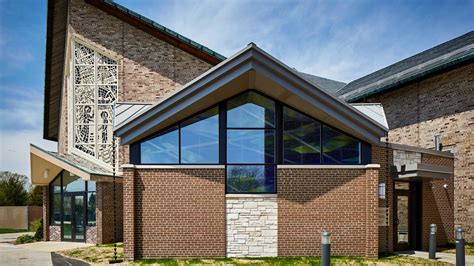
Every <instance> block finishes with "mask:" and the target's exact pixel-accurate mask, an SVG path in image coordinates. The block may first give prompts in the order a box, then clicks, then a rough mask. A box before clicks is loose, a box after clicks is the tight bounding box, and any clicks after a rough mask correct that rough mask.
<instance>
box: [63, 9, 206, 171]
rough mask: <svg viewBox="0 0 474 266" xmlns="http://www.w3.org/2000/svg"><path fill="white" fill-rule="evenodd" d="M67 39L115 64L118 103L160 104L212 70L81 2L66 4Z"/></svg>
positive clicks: (65, 129) (65, 127)
mask: <svg viewBox="0 0 474 266" xmlns="http://www.w3.org/2000/svg"><path fill="white" fill-rule="evenodd" d="M68 35H69V37H72V36H75V37H77V38H79V39H81V40H82V41H85V42H86V43H88V44H89V45H91V46H93V47H94V48H96V49H97V50H98V51H99V52H101V51H102V52H105V53H106V54H109V55H112V56H114V57H115V58H116V59H117V61H118V64H119V70H118V72H119V73H118V75H119V101H129V102H153V101H158V100H159V99H160V98H162V97H163V96H164V95H165V94H167V93H171V92H173V91H175V90H176V89H177V88H179V87H180V86H181V85H183V84H185V83H187V82H189V81H190V80H192V79H193V78H195V77H197V76H199V75H200V74H202V73H203V72H205V71H206V70H208V69H209V68H210V67H211V65H210V64H209V63H207V62H204V61H202V60H201V59H199V58H196V57H194V56H193V55H191V54H188V53H186V52H184V51H182V50H181V49H179V48H176V47H174V46H172V45H170V44H168V43H166V42H164V41H161V40H160V39H157V38H155V37H153V36H152V35H150V34H148V33H146V32H144V31H141V30H139V29H137V28H135V27H133V26H131V25H129V24H127V23H125V22H122V21H121V20H119V19H117V18H115V17H113V16H111V15H109V14H107V13H105V12H103V11H101V10H99V9H97V8H95V7H94V6H92V5H89V4H87V3H85V2H84V0H72V1H70V5H69V26H68ZM68 67H69V66H66V70H65V71H66V72H68V71H69V69H68ZM66 74H67V73H66ZM65 80H66V78H65ZM70 90H72V88H67V89H63V94H62V97H61V118H60V135H59V141H58V151H59V152H61V153H63V152H66V151H67V150H66V147H67V144H68V140H67V137H68V121H67V120H68V117H67V112H68V106H67V105H68V101H67V99H68V98H67V97H68V91H70ZM122 151H124V152H126V149H125V150H120V154H119V160H120V161H121V162H122V163H127V160H128V159H126V158H127V157H125V155H123V154H122Z"/></svg>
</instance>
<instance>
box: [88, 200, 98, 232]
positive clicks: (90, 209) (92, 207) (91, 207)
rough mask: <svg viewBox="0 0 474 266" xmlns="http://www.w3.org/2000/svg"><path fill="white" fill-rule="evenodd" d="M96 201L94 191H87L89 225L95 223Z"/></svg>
mask: <svg viewBox="0 0 474 266" xmlns="http://www.w3.org/2000/svg"><path fill="white" fill-rule="evenodd" d="M96 201H97V198H96V194H95V192H89V193H87V223H88V224H89V225H96V213H95V206H96Z"/></svg>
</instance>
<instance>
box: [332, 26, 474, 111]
mask: <svg viewBox="0 0 474 266" xmlns="http://www.w3.org/2000/svg"><path fill="white" fill-rule="evenodd" d="M472 62H474V31H470V32H468V33H466V34H464V35H462V36H459V37H457V38H455V39H452V40H450V41H447V42H445V43H442V44H440V45H438V46H435V47H433V48H431V49H428V50H426V51H423V52H421V53H418V54H416V55H414V56H411V57H409V58H406V59H404V60H402V61H400V62H397V63H395V64H392V65H390V66H388V67H385V68H382V69H380V70H378V71H375V72H374V73H372V74H369V75H367V76H364V77H362V78H359V79H356V80H354V81H352V82H349V84H347V85H346V86H344V87H343V88H342V89H340V90H339V91H337V93H336V94H337V95H338V96H339V98H341V99H343V100H345V101H348V102H354V101H357V100H360V99H362V98H365V97H368V96H371V95H375V94H379V93H382V92H385V91H388V90H391V89H394V88H396V87H398V86H400V85H404V84H406V83H408V82H412V81H414V80H418V79H421V78H425V77H427V76H429V75H433V74H436V73H439V72H441V71H446V70H447V69H450V68H453V67H457V66H461V65H465V64H469V63H472Z"/></svg>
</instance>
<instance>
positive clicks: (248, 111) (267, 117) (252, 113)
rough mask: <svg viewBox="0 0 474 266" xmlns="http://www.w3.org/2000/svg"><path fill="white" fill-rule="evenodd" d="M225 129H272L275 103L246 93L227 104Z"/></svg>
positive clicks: (258, 95)
mask: <svg viewBox="0 0 474 266" xmlns="http://www.w3.org/2000/svg"><path fill="white" fill-rule="evenodd" d="M227 127H229V128H274V127H275V102H274V101H272V100H270V99H268V98H266V97H264V96H262V95H260V94H257V93H255V92H248V93H245V94H242V95H240V96H237V97H236V98H233V99H231V100H230V101H228V102H227Z"/></svg>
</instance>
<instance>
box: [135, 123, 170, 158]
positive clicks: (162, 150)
mask: <svg viewBox="0 0 474 266" xmlns="http://www.w3.org/2000/svg"><path fill="white" fill-rule="evenodd" d="M140 151H141V162H142V163H144V164H147V163H148V164H178V163H179V128H178V127H177V126H176V127H173V128H171V129H169V130H167V131H165V132H163V133H161V134H160V135H158V136H157V137H154V138H152V139H149V140H146V141H144V142H142V143H141V145H140Z"/></svg>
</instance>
